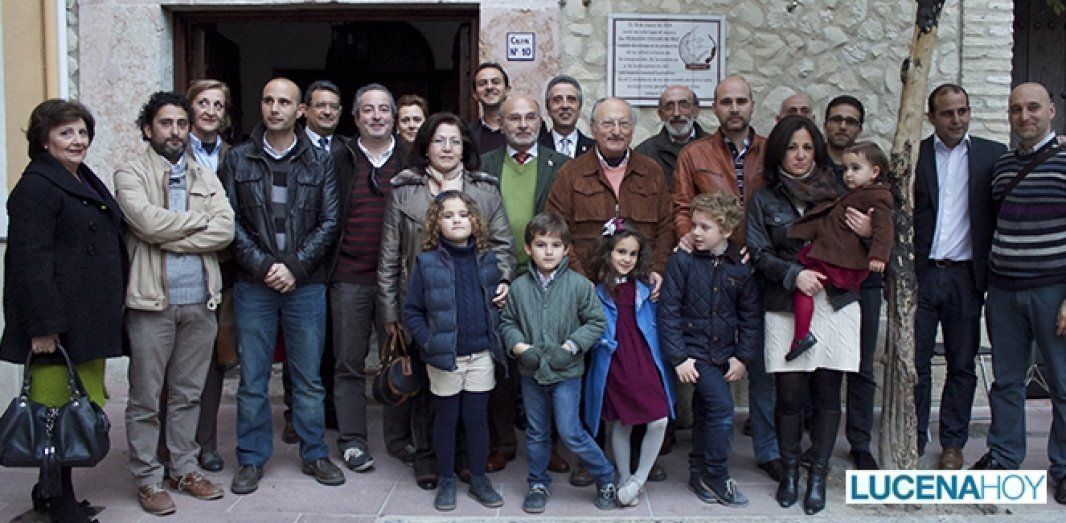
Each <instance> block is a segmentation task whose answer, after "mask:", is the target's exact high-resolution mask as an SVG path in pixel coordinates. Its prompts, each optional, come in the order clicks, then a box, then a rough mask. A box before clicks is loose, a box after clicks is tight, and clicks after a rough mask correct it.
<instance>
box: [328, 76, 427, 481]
mask: <svg viewBox="0 0 1066 523" xmlns="http://www.w3.org/2000/svg"><path fill="white" fill-rule="evenodd" d="M354 101H355V102H354V105H355V106H354V107H353V108H352V115H353V116H354V117H355V126H356V128H357V129H358V131H359V135H358V136H357V137H355V138H354V139H352V140H348V141H347V142H346V143H345V144H343V145H341V146H340V147H338V148H335V149H334V152H333V163H334V166H335V170H336V173H337V193H338V199H339V202H338V206H337V207H338V216H339V217H340V229H341V233H340V240H339V241H338V242H337V245H336V247H335V248H334V250H333V255H332V258H331V260H330V262H329V269H330V272H329V306H330V317H331V320H332V323H333V355H334V357H335V358H336V369H335V372H334V385H333V398H334V402H335V403H336V406H337V449H338V451H339V452H340V454H341V457H342V458H343V459H344V464H345V465H347V466H348V468H349V469H351V470H354V471H356V472H366V471H369V470H370V469H371V468H372V467H373V466H374V458H373V456H371V455H370V452H369V448H368V446H367V415H366V395H365V394H366V373H365V370H364V369H365V367H366V356H367V353H368V352H369V350H370V345H371V343H370V332H371V329H372V328H373V329H374V331H375V332H377V333H378V335H379V336H381V333H382V332H383V331H382V330H381V328H380V327H381V325H380V324H379V323H378V318H377V315H376V314H375V313H376V307H375V303H376V301H375V298H376V295H377V294H376V293H377V268H378V251H379V249H378V247H379V245H380V244H381V219H382V216H383V215H384V214H385V195H386V193H387V192H388V191H389V188H390V184H389V181H390V180H391V179H392V177H393V175H395V174H396V173H399V172H400V171H402V170H403V168H404V160H405V159H406V157H407V146H406V145H404V142H403V140H397V139H396V137H395V136H393V133H392V131H393V125H394V123H395V117H396V102H395V101H394V99H393V97H392V93H391V92H389V90H388V89H386V88H385V86H383V85H381V84H376V83H372V84H367V85H364V86H363V87H360V88H359V90H357V91H356V92H355V98H354ZM308 120H309V121H310V119H308ZM335 125H336V124H334V126H335ZM397 408H402V407H397ZM390 410H391V409H390V408H386V412H385V443H386V446H387V447H388V451H389V453H390V454H393V455H395V456H397V457H400V458H401V459H404V460H405V461H409V460H411V459H413V457H414V446H413V445H411V444H410V443H411V442H410V436H409V434H408V432H409V431H406V430H404V427H405V423H406V418H405V417H404V416H402V415H401V416H399V418H400V421H399V422H396V423H393V422H391V420H393V418H395V417H397V416H393V415H392V414H393V413H392V412H390Z"/></svg>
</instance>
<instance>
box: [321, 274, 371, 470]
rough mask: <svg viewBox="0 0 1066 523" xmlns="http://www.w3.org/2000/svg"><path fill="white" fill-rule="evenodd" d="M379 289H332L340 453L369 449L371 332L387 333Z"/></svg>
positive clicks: (350, 286) (347, 285)
mask: <svg viewBox="0 0 1066 523" xmlns="http://www.w3.org/2000/svg"><path fill="white" fill-rule="evenodd" d="M376 299H377V287H376V286H374V285H358V284H354V283H331V284H330V285H329V308H330V314H331V315H332V319H333V357H334V359H335V360H336V372H335V374H334V378H333V380H334V381H333V402H334V404H335V405H336V408H337V450H339V451H340V453H341V455H344V451H345V449H348V448H350V447H359V448H360V449H362V450H364V451H365V450H368V449H367V428H366V426H367V416H366V402H367V400H366V357H367V354H368V353H369V352H370V349H371V346H370V332H371V329H374V330H376V331H377V332H379V333H380V332H383V331H382V329H381V328H380V324H379V323H378V322H377V320H376V318H377V315H376V314H375V304H376Z"/></svg>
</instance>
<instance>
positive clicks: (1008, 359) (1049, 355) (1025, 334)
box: [985, 284, 1066, 481]
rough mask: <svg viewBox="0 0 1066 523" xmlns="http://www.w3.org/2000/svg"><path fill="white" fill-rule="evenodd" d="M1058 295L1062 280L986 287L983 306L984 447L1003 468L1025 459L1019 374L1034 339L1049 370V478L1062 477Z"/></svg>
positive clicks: (1064, 358) (1065, 344)
mask: <svg viewBox="0 0 1066 523" xmlns="http://www.w3.org/2000/svg"><path fill="white" fill-rule="evenodd" d="M1064 299H1066V284H1058V285H1047V286H1044V287H1037V288H1035V289H1025V290H1018V291H1013V290H1004V289H999V288H996V287H989V289H988V301H987V305H986V306H985V320H986V321H987V323H988V337H989V340H990V341H991V342H992V374H993V376H995V379H996V381H995V383H993V384H992V390H991V392H989V394H988V396H989V405H990V406H991V407H992V426H991V427H990V428H989V430H988V449H989V452H990V453H991V454H992V457H993V458H995V460H996V461H998V462H999V463H1000V464H1002V465H1003V466H1005V467H1007V468H1018V467H1019V466H1020V465H1021V463H1022V461H1023V460H1024V459H1025V443H1026V439H1025V374H1026V371H1027V370H1028V369H1029V365H1030V363H1031V361H1032V353H1033V342H1034V341H1035V342H1036V346H1037V348H1038V349H1039V350H1040V352H1041V354H1042V355H1043V356H1044V362H1045V364H1046V365H1047V370H1048V374H1049V375H1048V376H1046V378H1047V381H1048V387H1049V388H1050V389H1051V391H1050V392H1051V413H1052V421H1051V434H1050V435H1049V436H1048V443H1047V449H1048V450H1047V452H1048V458H1049V459H1050V461H1051V468H1049V469H1048V473H1049V474H1050V475H1051V477H1052V478H1053V479H1054V480H1055V481H1062V480H1063V479H1066V410H1063V409H1066V336H1056V335H1055V323H1056V320H1057V317H1058V310H1059V305H1060V304H1061V303H1062V301H1063V300H1064Z"/></svg>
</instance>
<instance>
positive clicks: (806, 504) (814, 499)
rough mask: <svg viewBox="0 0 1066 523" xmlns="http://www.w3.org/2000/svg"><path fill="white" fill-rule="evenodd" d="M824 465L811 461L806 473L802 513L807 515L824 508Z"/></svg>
mask: <svg viewBox="0 0 1066 523" xmlns="http://www.w3.org/2000/svg"><path fill="white" fill-rule="evenodd" d="M827 472H828V471H827V469H826V466H825V465H824V464H822V463H812V464H811V470H810V471H809V472H808V473H807V495H806V497H804V498H803V513H804V514H807V515H808V516H811V515H814V514H817V513H819V512H821V511H822V509H824V508H825V476H826V474H827Z"/></svg>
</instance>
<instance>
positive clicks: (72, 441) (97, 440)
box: [0, 345, 111, 472]
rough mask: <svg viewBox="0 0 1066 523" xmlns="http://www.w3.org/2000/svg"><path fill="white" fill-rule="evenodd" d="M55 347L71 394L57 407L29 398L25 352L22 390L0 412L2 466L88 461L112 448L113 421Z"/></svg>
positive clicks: (72, 464)
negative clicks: (91, 399) (90, 398)
mask: <svg viewBox="0 0 1066 523" xmlns="http://www.w3.org/2000/svg"><path fill="white" fill-rule="evenodd" d="M56 351H58V352H59V354H61V355H62V356H63V359H64V360H65V361H66V364H67V388H68V389H69V390H70V400H69V401H68V402H67V403H66V404H65V405H63V406H61V407H59V408H55V407H48V406H46V405H41V404H40V403H37V402H35V401H32V400H30V362H31V361H32V360H33V352H32V351H30V353H29V355H28V356H27V357H26V365H25V368H24V369H23V375H22V376H23V377H22V393H21V394H20V395H19V396H18V397H17V398H15V399H13V400H11V404H10V405H8V407H7V410H6V411H4V415H3V417H0V465H3V466H5V467H41V468H42V472H44V471H45V470H46V469H47V470H48V471H54V470H56V469H57V467H91V466H93V465H95V464H97V463H99V462H100V460H102V459H104V456H106V455H107V452H108V451H109V450H110V449H111V439H110V437H109V436H108V432H109V431H110V430H111V422H110V421H109V420H108V419H107V414H105V413H104V410H103V409H102V408H100V406H98V405H96V404H95V403H93V402H92V401H89V396H88V395H87V394H86V393H85V387H84V385H82V383H81V378H79V377H78V374H77V373H76V372H74V364H73V363H71V361H70V356H68V355H67V351H66V350H65V349H63V347H62V345H57V346H56Z"/></svg>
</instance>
